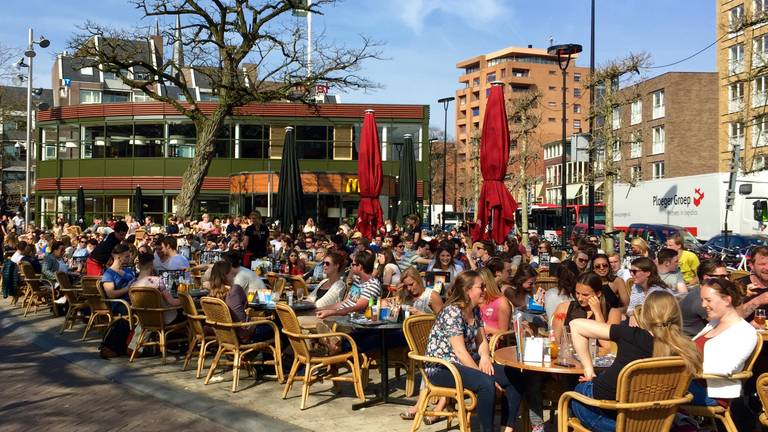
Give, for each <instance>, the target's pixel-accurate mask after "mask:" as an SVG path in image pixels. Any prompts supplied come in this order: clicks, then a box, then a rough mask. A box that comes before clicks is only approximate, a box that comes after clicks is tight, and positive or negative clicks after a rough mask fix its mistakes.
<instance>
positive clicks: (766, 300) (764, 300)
mask: <svg viewBox="0 0 768 432" xmlns="http://www.w3.org/2000/svg"><path fill="white" fill-rule="evenodd" d="M749 286H751V287H753V288H754V289H757V288H756V287H755V286H754V285H749ZM755 294H756V291H752V294H750V291H749V287H747V296H751V295H755ZM751 303H752V304H756V305H757V306H758V307H759V306H763V305H765V304H768V291H766V292H764V293H762V294H760V295H759V296H757V297H755V298H753V299H752V300H751Z"/></svg>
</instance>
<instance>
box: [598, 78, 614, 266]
mask: <svg viewBox="0 0 768 432" xmlns="http://www.w3.org/2000/svg"><path fill="white" fill-rule="evenodd" d="M611 93H613V85H611V83H608V85H606V86H605V99H606V100H609V101H610V100H612V94H611ZM606 111H607V110H606ZM612 116H613V109H611V110H610V113H609V114H607V115H605V116H604V118H605V119H606V120H605V121H604V122H603V128H604V130H605V131H606V132H607V133H606V136H607V138H608V139H606V140H605V141H604V143H605V144H604V146H605V149H604V154H605V161H604V162H603V164H604V165H603V173H604V176H603V177H604V180H603V202H604V203H605V231H604V232H612V231H613V205H614V202H613V182H615V181H616V171H615V168H616V167H615V165H614V160H613V158H614V154H613V149H614V146H613V145H614V142H615V141H616V140H617V139H618V137H617V136H616V132H615V131H614V130H613V122H612V120H611V119H612V118H613V117H612ZM593 170H594V167H593ZM593 172H594V171H593ZM605 250H606V251H610V252H612V251H613V238H612V237H606V239H605Z"/></svg>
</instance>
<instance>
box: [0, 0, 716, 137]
mask: <svg viewBox="0 0 768 432" xmlns="http://www.w3.org/2000/svg"><path fill="white" fill-rule="evenodd" d="M203 1H204V0H203ZM2 3H3V14H2V15H0V43H2V44H3V45H5V46H12V47H19V48H21V47H23V46H24V45H25V44H26V39H27V28H28V27H30V26H31V27H33V28H34V29H35V32H36V34H44V35H45V36H46V37H48V38H49V39H50V40H51V46H50V47H49V48H47V49H46V50H40V49H38V56H37V58H36V63H35V68H36V73H35V79H36V80H37V83H39V84H41V85H43V84H44V85H45V86H46V87H50V68H51V65H52V63H53V56H54V53H56V52H60V51H62V50H63V49H64V48H65V46H66V41H67V39H68V38H69V37H70V36H71V35H72V34H73V33H74V32H75V31H76V30H77V29H76V26H77V25H78V24H81V23H83V22H84V21H85V20H86V19H91V20H93V21H96V22H99V23H104V24H111V25H115V26H130V25H133V24H135V23H137V22H138V20H139V18H140V15H139V14H138V11H136V10H134V9H133V8H132V7H131V5H130V4H129V3H128V2H126V1H124V0H5V1H3V2H2ZM596 4H597V12H596V19H597V32H596V61H597V65H598V66H599V65H600V64H601V63H604V62H605V61H608V60H611V59H616V58H620V57H623V56H625V55H626V54H628V53H629V52H639V51H645V52H648V53H649V54H650V55H651V61H652V62H653V64H655V65H664V64H668V63H671V62H674V61H676V60H679V59H682V58H684V57H687V56H688V55H690V54H693V53H694V52H696V51H698V50H700V49H701V48H704V47H705V46H707V45H709V44H710V43H712V42H713V41H714V40H715V2H714V1H712V0H687V1H669V0H597V1H596ZM589 7H590V1H589V0H346V1H342V2H339V3H338V4H337V5H336V6H335V7H334V8H332V9H329V10H327V12H326V14H325V15H324V16H317V17H315V19H314V22H313V26H314V29H315V31H316V32H324V34H325V37H326V38H327V39H329V40H337V41H340V42H343V43H354V42H355V41H356V40H357V38H358V35H360V34H364V35H366V36H370V37H372V38H373V39H376V40H379V41H382V42H384V44H385V45H384V46H383V47H382V51H383V56H384V57H386V58H387V60H384V61H373V62H370V63H367V64H365V65H364V70H363V74H364V75H365V76H366V77H368V78H370V79H371V80H373V81H375V82H378V83H380V84H382V85H383V87H384V88H383V89H381V90H376V91H374V92H372V93H368V94H364V93H362V92H360V93H351V94H343V95H342V101H343V102H370V103H409V104H431V113H432V114H431V121H430V123H431V124H432V125H433V126H438V127H440V128H442V124H443V108H442V106H441V105H438V104H437V103H436V100H437V99H438V98H441V97H445V96H452V95H453V94H454V92H455V90H456V88H457V87H458V83H457V79H458V76H459V74H460V71H459V70H458V69H456V68H455V65H456V63H457V62H458V61H460V60H463V59H466V58H469V57H472V56H475V55H479V54H484V53H488V52H492V51H496V50H498V49H501V48H504V47H507V46H512V45H517V46H525V45H527V44H532V45H534V46H535V47H539V48H545V47H546V46H548V45H549V41H550V38H553V39H554V40H555V43H580V44H582V45H583V46H584V54H583V55H582V58H581V59H580V60H579V61H578V64H579V65H580V66H588V65H589ZM560 17H562V18H560ZM145 24H153V22H145ZM169 24H170V23H169ZM714 70H715V48H714V47H712V48H709V49H708V50H706V51H705V52H703V53H702V54H700V55H698V56H697V57H695V58H693V59H691V60H688V61H686V62H683V63H681V64H679V65H676V66H674V67H671V68H664V69H655V70H652V71H646V74H647V75H648V76H651V75H653V74H658V73H663V72H668V71H714ZM452 113H453V111H452V110H450V111H449V119H448V122H449V127H448V128H449V129H448V130H449V132H450V131H452V130H453V126H452V124H453V121H452Z"/></svg>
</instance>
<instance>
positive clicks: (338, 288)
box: [309, 251, 347, 309]
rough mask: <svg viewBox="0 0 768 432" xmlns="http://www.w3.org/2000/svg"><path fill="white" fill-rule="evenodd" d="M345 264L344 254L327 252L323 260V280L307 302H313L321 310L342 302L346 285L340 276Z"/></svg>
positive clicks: (345, 257)
mask: <svg viewBox="0 0 768 432" xmlns="http://www.w3.org/2000/svg"><path fill="white" fill-rule="evenodd" d="M346 262H347V256H346V254H343V253H341V252H339V251H331V252H329V253H328V254H327V255H326V256H325V258H323V274H324V275H325V279H323V280H322V281H320V283H319V284H317V287H316V288H315V289H314V290H313V291H312V293H310V294H309V300H311V301H314V302H315V307H316V308H317V309H323V308H327V307H330V306H333V305H335V304H336V303H340V302H341V301H342V300H344V294H345V293H346V291H347V284H346V283H344V281H343V280H342V279H341V274H342V272H343V271H344V267H345V265H346Z"/></svg>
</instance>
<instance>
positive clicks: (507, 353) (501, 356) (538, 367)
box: [493, 347, 584, 375]
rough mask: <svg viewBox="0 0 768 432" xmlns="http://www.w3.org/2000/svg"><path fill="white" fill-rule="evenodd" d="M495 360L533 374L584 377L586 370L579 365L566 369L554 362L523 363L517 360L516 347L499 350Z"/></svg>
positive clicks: (496, 352) (494, 354) (494, 356)
mask: <svg viewBox="0 0 768 432" xmlns="http://www.w3.org/2000/svg"><path fill="white" fill-rule="evenodd" d="M493 360H494V361H495V362H496V363H498V364H500V365H503V366H509V367H513V368H515V369H520V370H526V371H531V372H544V373H555V374H564V375H582V374H584V368H582V367H581V364H580V363H578V360H577V365H576V366H574V367H566V366H560V365H558V364H555V363H554V362H521V361H520V360H518V358H517V348H516V347H506V348H500V349H497V350H496V351H495V352H494V353H493Z"/></svg>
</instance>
